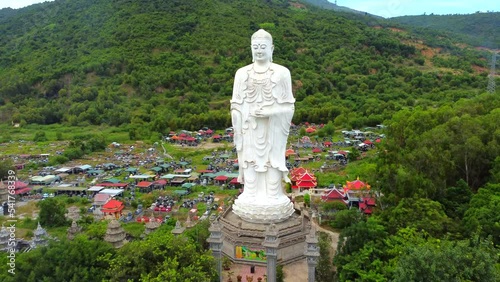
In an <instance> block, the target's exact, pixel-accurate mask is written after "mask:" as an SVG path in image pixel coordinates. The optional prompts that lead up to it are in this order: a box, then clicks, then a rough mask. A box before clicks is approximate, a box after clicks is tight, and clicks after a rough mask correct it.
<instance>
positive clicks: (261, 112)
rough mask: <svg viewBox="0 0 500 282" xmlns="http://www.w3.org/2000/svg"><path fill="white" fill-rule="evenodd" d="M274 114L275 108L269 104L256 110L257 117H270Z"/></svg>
mask: <svg viewBox="0 0 500 282" xmlns="http://www.w3.org/2000/svg"><path fill="white" fill-rule="evenodd" d="M272 114H273V109H272V108H271V107H269V106H267V107H266V106H264V107H260V108H258V109H256V110H255V116H256V117H269V116H271V115H272Z"/></svg>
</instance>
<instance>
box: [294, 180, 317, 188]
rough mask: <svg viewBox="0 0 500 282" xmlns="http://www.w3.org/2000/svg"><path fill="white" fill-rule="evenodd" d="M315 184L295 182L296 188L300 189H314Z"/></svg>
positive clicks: (311, 182)
mask: <svg viewBox="0 0 500 282" xmlns="http://www.w3.org/2000/svg"><path fill="white" fill-rule="evenodd" d="M316 185H317V183H316V182H315V181H307V180H306V181H300V180H299V181H297V184H296V186H297V187H299V188H301V187H303V188H313V187H316Z"/></svg>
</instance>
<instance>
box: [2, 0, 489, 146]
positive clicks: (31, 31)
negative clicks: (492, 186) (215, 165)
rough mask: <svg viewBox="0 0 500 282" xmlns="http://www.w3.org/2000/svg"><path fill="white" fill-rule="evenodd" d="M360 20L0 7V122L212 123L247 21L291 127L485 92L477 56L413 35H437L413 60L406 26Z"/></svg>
mask: <svg viewBox="0 0 500 282" xmlns="http://www.w3.org/2000/svg"><path fill="white" fill-rule="evenodd" d="M228 15H230V16H228ZM366 21H367V19H366V17H365V16H363V15H355V14H346V13H342V12H336V11H328V10H322V9H320V8H316V7H313V6H309V5H304V4H299V3H296V2H288V1H260V0H253V1H173V0H171V1H160V0H153V1H141V0H114V1H105V2H102V1H83V0H61V1H54V2H50V3H44V4H41V5H34V6H31V7H28V8H25V9H20V10H16V11H11V12H9V13H7V12H5V13H3V14H2V13H0V31H1V32H2V34H3V35H4V36H2V38H0V109H1V110H2V112H4V113H6V114H5V115H3V116H1V117H0V118H1V119H2V121H3V122H11V121H14V122H21V123H22V124H25V123H37V124H51V123H65V124H69V125H86V124H95V125H99V124H109V125H116V126H118V125H123V124H127V126H128V127H130V128H131V132H132V133H134V134H135V135H134V136H149V134H151V133H150V132H151V131H153V132H160V133H166V132H168V131H169V130H176V129H188V130H195V129H199V127H200V125H206V126H209V127H212V128H224V127H226V126H228V125H229V124H230V117H229V114H228V107H229V106H228V101H229V98H230V96H231V92H232V80H233V75H234V73H235V71H236V70H237V69H238V68H240V67H242V66H244V65H246V64H248V63H250V62H251V56H250V55H251V54H250V50H249V48H248V46H249V38H250V35H251V34H252V33H253V32H255V31H256V30H257V29H258V28H260V27H265V28H268V29H269V31H270V32H271V33H272V34H273V36H274V43H275V47H276V48H275V56H274V59H275V61H276V62H277V63H279V64H282V65H285V66H287V67H288V68H289V69H290V70H291V73H292V79H293V86H294V93H295V96H296V98H297V101H298V102H297V107H296V108H297V110H296V113H295V116H294V122H295V123H300V122H303V121H309V122H315V123H327V122H329V121H335V123H336V125H340V126H346V127H353V128H357V127H361V126H365V125H369V126H373V125H376V124H379V123H382V122H383V121H384V120H385V119H388V118H390V117H391V115H392V114H393V113H394V112H396V111H398V110H400V109H402V108H407V107H412V106H414V105H416V104H417V103H418V104H419V105H427V104H429V105H430V104H434V105H435V104H441V103H450V102H454V101H456V100H457V99H460V98H466V97H472V96H475V95H477V94H478V92H480V91H481V90H482V89H484V88H485V86H486V84H487V83H486V75H485V74H486V71H487V69H486V67H487V62H486V61H485V60H484V58H485V57H489V55H488V54H487V53H486V52H483V51H477V50H474V49H471V48H462V49H457V48H456V44H455V42H452V41H449V37H443V36H441V34H433V35H429V34H424V35H422V36H424V37H425V40H427V39H429V38H434V40H437V41H439V39H436V38H442V39H443V40H442V41H439V42H440V44H441V45H440V46H441V47H440V48H442V50H443V51H442V52H441V53H439V52H436V53H437V54H435V55H433V56H432V57H425V56H423V55H422V54H424V53H425V52H426V50H424V49H421V48H422V47H420V45H421V44H420V43H419V42H420V41H419V40H421V39H419V38H416V37H415V36H414V35H413V34H412V33H410V32H408V31H402V32H399V31H397V32H396V31H393V29H392V28H391V24H390V22H386V21H383V20H382V19H376V18H372V17H371V18H370V25H367V24H366ZM372 21H380V22H379V23H378V25H377V24H373V22H372ZM419 44H420V45H419ZM443 46H444V47H446V48H444V47H443ZM429 48H431V47H429ZM450 52H453V53H452V54H451V53H450ZM416 62H418V63H416ZM434 65H435V66H436V67H439V68H436V67H435V66H434ZM475 66H476V68H474V67H475ZM477 74H480V75H477ZM471 141H472V140H471Z"/></svg>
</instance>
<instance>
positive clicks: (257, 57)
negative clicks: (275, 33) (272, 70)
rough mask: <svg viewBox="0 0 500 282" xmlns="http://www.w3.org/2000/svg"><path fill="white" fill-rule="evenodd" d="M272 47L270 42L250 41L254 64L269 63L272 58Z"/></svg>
mask: <svg viewBox="0 0 500 282" xmlns="http://www.w3.org/2000/svg"><path fill="white" fill-rule="evenodd" d="M273 50H274V46H273V43H272V42H271V40H267V39H254V40H252V56H253V60H254V61H256V62H270V61H272V58H273Z"/></svg>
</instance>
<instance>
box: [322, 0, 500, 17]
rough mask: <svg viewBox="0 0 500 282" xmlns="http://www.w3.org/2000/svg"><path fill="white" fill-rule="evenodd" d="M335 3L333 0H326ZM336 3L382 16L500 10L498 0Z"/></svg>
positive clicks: (346, 0) (341, 0)
mask: <svg viewBox="0 0 500 282" xmlns="http://www.w3.org/2000/svg"><path fill="white" fill-rule="evenodd" d="M328 1H330V2H332V3H335V0H328ZM337 5H339V6H344V7H348V8H351V9H354V10H358V11H363V12H368V13H370V14H374V15H377V16H382V17H384V18H392V17H398V16H409V15H423V14H424V13H426V14H427V15H430V14H431V13H434V14H435V15H449V14H472V13H475V12H477V11H480V12H488V11H494V12H500V1H498V0H473V1H470V0H469V1H464V0H337Z"/></svg>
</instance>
